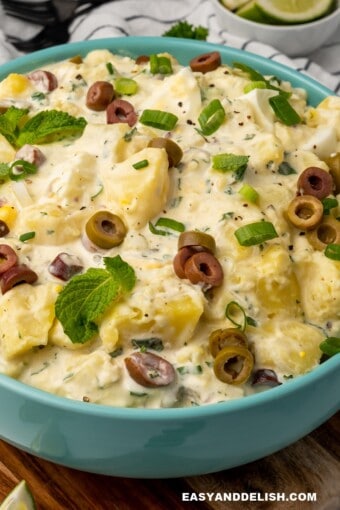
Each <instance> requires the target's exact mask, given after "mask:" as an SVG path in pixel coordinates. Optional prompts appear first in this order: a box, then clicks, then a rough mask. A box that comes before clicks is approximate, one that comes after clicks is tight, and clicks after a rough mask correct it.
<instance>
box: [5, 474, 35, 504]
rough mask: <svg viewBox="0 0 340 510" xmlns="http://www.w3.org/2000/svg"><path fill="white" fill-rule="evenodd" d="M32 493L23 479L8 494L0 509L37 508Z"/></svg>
mask: <svg viewBox="0 0 340 510" xmlns="http://www.w3.org/2000/svg"><path fill="white" fill-rule="evenodd" d="M35 509H36V506H35V503H34V499H33V496H32V493H31V491H30V489H29V487H28V485H27V483H26V481H25V480H22V481H21V482H20V483H18V485H16V486H15V487H14V489H13V490H12V491H11V492H10V493H9V494H8V496H7V498H6V499H5V501H3V503H1V505H0V510H35Z"/></svg>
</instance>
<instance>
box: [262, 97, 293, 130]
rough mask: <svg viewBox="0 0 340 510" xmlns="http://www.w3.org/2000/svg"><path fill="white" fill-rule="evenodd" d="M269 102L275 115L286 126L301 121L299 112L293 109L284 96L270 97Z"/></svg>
mask: <svg viewBox="0 0 340 510" xmlns="http://www.w3.org/2000/svg"><path fill="white" fill-rule="evenodd" d="M269 104H270V106H271V107H272V109H273V111H274V113H275V115H276V117H277V118H278V119H279V120H280V121H281V122H283V124H285V125H286V126H294V125H295V124H299V123H300V122H301V118H300V116H299V114H298V113H297V112H296V111H295V110H294V108H293V107H292V106H291V105H290V103H289V102H288V100H287V99H286V98H285V97H283V96H280V95H277V96H273V97H270V98H269Z"/></svg>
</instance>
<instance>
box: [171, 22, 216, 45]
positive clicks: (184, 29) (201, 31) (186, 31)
mask: <svg viewBox="0 0 340 510" xmlns="http://www.w3.org/2000/svg"><path fill="white" fill-rule="evenodd" d="M208 34H209V31H208V29H207V28H205V27H202V26H201V25H199V26H197V27H195V26H194V25H191V24H190V23H188V22H187V21H179V22H178V23H176V24H175V25H173V26H172V27H171V28H170V29H169V30H167V31H166V32H164V34H163V37H181V38H184V39H198V40H199V41H206V39H207V37H208Z"/></svg>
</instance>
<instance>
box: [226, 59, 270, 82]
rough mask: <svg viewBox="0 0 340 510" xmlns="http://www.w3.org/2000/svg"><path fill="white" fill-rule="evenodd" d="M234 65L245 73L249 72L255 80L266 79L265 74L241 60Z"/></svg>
mask: <svg viewBox="0 0 340 510" xmlns="http://www.w3.org/2000/svg"><path fill="white" fill-rule="evenodd" d="M233 67H236V68H237V69H240V70H241V71H243V72H244V73H247V74H248V76H249V78H250V79H251V80H254V81H266V80H265V78H264V76H263V75H262V74H260V73H258V72H257V71H255V69H253V68H252V67H249V66H247V65H246V64H242V63H241V62H234V63H233Z"/></svg>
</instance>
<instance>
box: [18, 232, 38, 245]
mask: <svg viewBox="0 0 340 510" xmlns="http://www.w3.org/2000/svg"><path fill="white" fill-rule="evenodd" d="M34 237H35V232H33V231H32V232H25V234H21V236H19V241H21V242H23V243H24V242H25V241H28V240H29V239H33V238H34Z"/></svg>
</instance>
